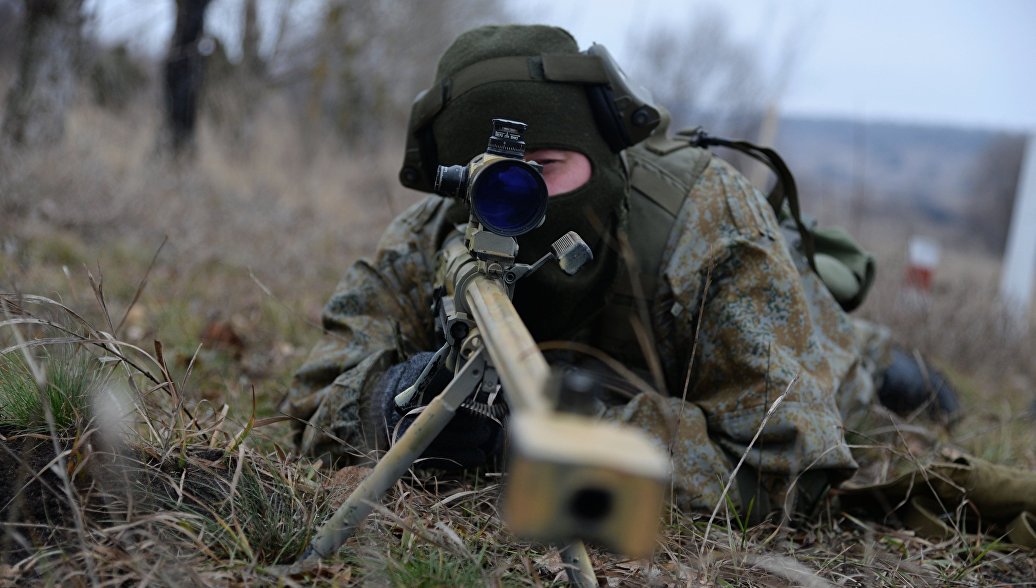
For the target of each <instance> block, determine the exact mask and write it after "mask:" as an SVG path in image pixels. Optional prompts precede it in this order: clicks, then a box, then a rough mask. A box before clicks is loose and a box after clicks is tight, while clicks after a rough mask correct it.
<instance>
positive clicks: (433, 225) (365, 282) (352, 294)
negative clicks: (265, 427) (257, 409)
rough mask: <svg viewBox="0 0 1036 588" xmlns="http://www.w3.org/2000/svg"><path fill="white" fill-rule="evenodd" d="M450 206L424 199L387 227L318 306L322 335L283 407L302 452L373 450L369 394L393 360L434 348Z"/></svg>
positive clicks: (350, 456) (353, 456)
mask: <svg viewBox="0 0 1036 588" xmlns="http://www.w3.org/2000/svg"><path fill="white" fill-rule="evenodd" d="M448 205H449V203H447V202H445V201H443V200H442V199H440V198H438V197H434V196H433V197H429V198H427V199H426V200H424V201H423V202H421V203H419V204H417V205H415V206H413V207H411V208H410V209H408V210H407V211H405V212H404V213H402V214H401V215H400V216H399V217H397V218H396V219H395V220H394V221H393V222H392V224H391V225H390V226H389V227H388V229H386V231H385V233H384V235H383V236H382V238H381V240H380V242H379V244H378V248H377V251H376V253H375V255H374V257H373V258H372V259H371V260H360V261H358V262H356V263H355V264H354V265H353V266H352V267H350V268H349V270H348V271H347V272H346V274H345V277H344V278H343V279H342V280H341V282H340V283H339V284H338V286H337V287H336V288H335V292H334V294H333V295H332V296H331V298H330V300H329V301H328V303H327V304H326V305H325V307H324V311H323V315H322V326H323V329H324V335H323V336H322V338H321V339H320V341H319V342H318V343H317V344H316V345H315V346H314V348H313V350H312V351H311V353H310V355H309V357H308V359H307V360H306V362H305V363H304V364H303V365H302V367H301V368H299V370H298V371H297V372H296V374H295V377H294V380H293V382H292V386H291V389H290V391H289V394H288V397H287V398H286V399H285V401H284V402H283V403H282V405H281V409H282V410H283V411H285V412H286V413H287V414H290V415H292V416H294V417H296V418H298V419H300V421H299V425H300V440H299V445H300V450H301V451H302V452H304V453H306V454H311V455H327V456H329V457H332V458H335V459H338V458H343V459H344V461H345V462H355V461H358V460H362V459H363V457H362V456H363V454H364V453H365V452H366V451H367V450H369V449H371V448H373V447H375V446H376V432H375V431H374V430H373V429H374V427H372V426H371V425H372V423H371V422H370V421H369V418H368V417H369V412H370V411H369V408H370V407H369V406H368V400H369V394H370V391H371V389H372V388H373V387H374V385H375V384H376V383H377V380H378V379H379V378H380V376H381V374H382V373H383V372H384V371H385V370H386V369H388V367H389V366H391V365H392V364H393V363H396V362H399V361H402V360H403V359H405V358H406V357H407V356H408V355H410V354H412V353H415V352H417V351H424V350H427V349H430V348H432V347H433V345H434V341H433V336H434V332H433V324H432V321H431V313H430V310H429V308H430V304H431V300H432V291H431V288H432V277H433V274H434V271H435V254H436V251H437V249H438V247H439V244H440V243H441V241H442V237H443V236H444V235H445V232H446V230H448V228H449V226H450V223H449V206H448Z"/></svg>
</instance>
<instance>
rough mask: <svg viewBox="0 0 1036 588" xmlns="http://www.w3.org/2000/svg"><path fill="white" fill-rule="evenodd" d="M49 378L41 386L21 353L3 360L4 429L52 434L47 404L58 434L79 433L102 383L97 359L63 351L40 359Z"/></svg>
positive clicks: (0, 422) (0, 418)
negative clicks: (96, 391) (45, 405)
mask: <svg viewBox="0 0 1036 588" xmlns="http://www.w3.org/2000/svg"><path fill="white" fill-rule="evenodd" d="M39 361H40V364H41V365H42V366H43V371H44V374H45V378H44V381H43V382H37V381H36V377H35V376H34V375H33V371H32V369H31V368H30V367H29V365H28V364H27V363H26V360H25V358H24V357H23V356H22V355H21V354H20V353H18V352H11V353H8V354H6V355H2V356H0V426H4V427H9V428H11V429H14V430H16V431H24V432H44V431H48V430H49V425H48V424H47V415H46V412H45V410H44V404H43V402H46V403H47V405H49V407H50V413H51V415H52V416H53V418H54V427H55V430H56V432H57V433H58V434H60V435H67V434H69V433H71V432H73V431H75V430H76V429H77V428H78V427H79V426H80V425H81V424H82V423H84V422H85V420H86V419H87V417H88V412H89V410H88V409H89V405H90V396H91V394H92V392H93V391H94V390H95V389H96V387H97V384H98V383H99V382H100V380H101V372H100V370H99V369H98V367H97V365H96V359H95V358H94V357H93V356H92V355H90V354H88V353H86V352H84V351H82V350H81V349H80V348H78V346H77V347H76V348H71V347H61V348H58V349H57V350H56V351H52V352H48V353H46V354H45V355H44V356H43V357H41V358H40V360H39Z"/></svg>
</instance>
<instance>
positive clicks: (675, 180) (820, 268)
mask: <svg viewBox="0 0 1036 588" xmlns="http://www.w3.org/2000/svg"><path fill="white" fill-rule="evenodd" d="M710 145H721V146H724V147H729V148H731V149H735V150H738V151H740V152H742V153H745V154H747V155H749V156H750V157H753V158H754V159H756V160H757V161H760V162H761V163H763V164H765V165H767V166H768V167H769V168H770V169H771V170H772V171H773V172H774V173H775V174H776V175H777V178H778V182H777V185H776V186H775V187H774V189H773V191H772V192H771V193H770V195H769V196H768V197H767V200H768V202H769V203H770V206H771V207H772V208H773V210H774V213H775V214H776V215H777V218H778V220H779V221H780V223H781V226H782V228H783V229H784V230H785V232H786V233H787V234H788V237H789V239H788V240H789V244H790V245H791V246H792V247H793V248H795V249H796V250H797V251H798V252H799V253H800V254H802V255H803V256H804V257H805V259H806V261H807V263H808V264H809V266H810V268H811V269H812V270H813V271H814V272H815V273H816V274H817V276H819V277H820V279H821V281H822V282H823V283H824V285H825V286H826V287H827V289H828V290H829V291H830V292H831V293H832V295H833V296H834V297H835V300H837V301H838V303H839V304H840V305H841V307H842V308H843V310H845V311H846V312H849V311H852V310H853V309H855V308H857V307H858V306H859V305H860V304H861V303H862V302H863V300H864V298H865V297H866V295H867V292H868V291H869V289H870V287H871V285H872V284H873V282H874V271H875V264H874V257H873V256H872V255H871V254H870V253H868V252H866V251H864V250H863V249H862V248H861V247H860V246H859V245H858V244H857V243H856V242H855V241H854V240H853V239H852V237H851V236H849V234H848V233H846V232H845V231H842V230H840V229H838V228H823V229H821V228H818V227H817V226H816V224H815V223H813V222H806V221H804V220H803V218H802V215H801V212H800V210H799V203H798V193H797V189H796V187H795V182H794V177H792V175H791V172H790V171H789V170H788V168H787V166H786V165H785V164H784V161H783V160H782V159H781V158H780V156H779V155H777V153H776V152H775V151H773V150H772V149H767V148H761V147H758V146H755V145H752V144H751V143H747V142H743V141H728V140H725V139H719V138H714V137H709V136H707V135H705V134H704V133H702V132H701V131H700V129H696V130H694V131H689V132H681V133H678V134H677V135H676V136H675V137H671V138H670V137H667V136H665V135H664V134H658V135H653V136H652V137H651V138H649V139H648V140H646V141H644V142H642V143H640V144H638V145H635V146H633V147H631V148H629V149H627V150H626V151H624V152H623V161H624V164H625V166H626V172H627V177H628V178H629V190H628V194H629V197H628V225H627V227H628V229H627V231H626V239H625V242H624V243H620V244H619V245H620V248H621V249H623V250H624V251H622V252H621V253H622V254H623V258H624V260H625V261H624V262H620V264H619V272H618V275H617V276H616V279H615V282H614V284H613V286H612V291H611V293H610V298H609V303H608V305H607V307H606V309H605V311H604V315H603V316H602V317H601V320H600V321H599V322H598V324H599V325H600V327H599V329H598V332H597V336H598V337H599V342H600V344H601V347H603V348H605V349H609V350H612V351H615V352H617V351H619V350H625V353H617V355H618V356H620V358H621V359H624V360H626V361H633V360H634V358H635V357H636V358H640V359H643V354H641V353H640V352H639V351H640V350H639V346H638V345H637V342H638V340H642V339H643V337H644V334H645V333H646V332H649V331H645V330H644V329H641V333H640V334H639V336H638V332H637V331H638V329H637V328H635V327H634V322H637V323H640V325H641V326H644V327H648V329H650V327H651V326H652V325H653V321H652V320H651V317H650V312H651V310H652V306H653V302H654V300H655V298H656V295H657V293H658V292H659V280H660V279H661V277H662V275H661V264H662V261H663V259H662V258H663V256H664V254H665V248H666V245H667V243H668V242H669V238H670V236H671V234H672V231H673V229H674V225H675V223H676V219H677V217H678V215H679V212H680V209H681V208H682V207H683V206H684V201H685V200H686V199H687V197H688V196H689V195H690V193H691V190H692V189H693V188H694V185H695V184H696V183H697V181H698V178H699V177H700V176H701V174H702V173H703V172H704V171H705V168H706V167H707V166H708V164H709V162H710V161H711V160H712V157H713V154H712V153H711V152H709V151H708V150H707V149H705V147H707V146H710ZM634 277H635V278H636V279H632V278H634ZM644 343H648V342H647V341H645V342H644ZM646 367H649V368H650V366H646Z"/></svg>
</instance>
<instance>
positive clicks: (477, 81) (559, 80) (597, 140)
mask: <svg viewBox="0 0 1036 588" xmlns="http://www.w3.org/2000/svg"><path fill="white" fill-rule="evenodd" d="M638 109H639V111H638ZM635 111H636V112H635ZM493 118H508V119H512V120H519V121H522V122H524V123H526V124H527V125H528V130H527V131H526V135H525V139H526V144H527V146H528V149H527V152H528V155H529V157H528V158H529V159H535V160H537V161H540V163H544V164H546V165H545V169H544V177H545V179H546V180H547V183H548V189H550V191H551V193H552V195H557V194H560V193H570V192H573V191H574V190H576V189H577V188H579V187H580V186H583V185H585V184H586V183H587V181H588V180H590V179H591V177H592V178H593V180H594V182H595V183H596V182H597V181H598V180H609V179H610V180H611V181H607V182H605V183H606V185H607V187H611V188H614V187H615V186H616V185H617V184H616V183H615V180H616V177H617V175H621V174H618V173H617V172H619V170H620V169H621V167H620V166H619V161H618V158H617V157H616V153H618V152H619V151H620V150H621V149H624V148H625V147H627V146H629V145H630V144H632V143H634V142H636V141H637V140H639V139H642V138H644V137H646V136H647V134H648V133H649V132H650V131H651V129H653V128H654V127H655V125H657V124H658V112H657V110H655V109H654V108H653V107H652V106H651V105H650V104H647V103H646V102H645V101H644V100H643V99H642V98H641V97H640V96H638V95H636V93H635V92H631V91H630V88H629V86H628V84H626V83H625V80H624V79H623V77H622V74H621V71H619V70H618V67H617V66H615V64H614V62H612V61H611V58H610V57H609V56H608V55H607V52H606V51H604V50H603V48H602V47H600V46H594V47H593V48H591V49H590V50H588V51H587V52H580V51H579V46H578V45H577V44H576V41H575V39H573V38H572V36H571V35H570V34H569V33H568V32H567V31H565V30H563V29H560V28H556V27H549V26H540V25H531V26H518V25H512V26H489V27H481V28H477V29H474V30H471V31H468V32H466V33H464V34H462V35H461V36H460V37H458V38H457V40H456V41H454V43H453V44H452V45H451V46H450V47H449V48H448V49H447V50H446V52H445V53H444V54H443V55H442V58H441V59H440V61H439V65H438V68H437V71H436V75H435V83H434V84H433V85H432V86H431V88H429V89H428V90H427V91H425V92H424V93H422V95H420V96H419V97H418V99H417V101H415V105H414V110H413V112H412V114H411V120H410V128H409V130H408V132H409V136H408V151H407V157H406V161H405V163H404V168H403V170H402V172H401V174H400V178H401V180H402V182H403V184H404V185H406V186H409V187H413V188H416V189H420V190H426V191H430V190H431V185H430V180H431V178H432V177H433V174H434V170H435V167H436V166H438V165H455V164H464V163H467V162H468V161H469V160H470V159H471V158H472V157H474V156H475V155H477V154H479V153H481V152H483V151H484V150H485V148H486V140H487V137H488V135H489V130H490V120H491V119H493ZM634 121H635V122H636V124H634ZM599 176H601V177H599ZM607 176H612V177H611V178H608V177H607ZM580 180H582V181H580ZM601 187H605V186H601ZM552 206H553V204H552Z"/></svg>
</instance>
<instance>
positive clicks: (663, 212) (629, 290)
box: [596, 136, 712, 362]
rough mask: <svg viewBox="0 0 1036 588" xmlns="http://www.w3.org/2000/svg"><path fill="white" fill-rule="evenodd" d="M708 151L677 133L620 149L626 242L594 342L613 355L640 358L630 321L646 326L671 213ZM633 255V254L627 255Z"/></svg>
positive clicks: (676, 210) (704, 163)
mask: <svg viewBox="0 0 1036 588" xmlns="http://www.w3.org/2000/svg"><path fill="white" fill-rule="evenodd" d="M711 158H712V154H710V153H709V152H708V151H706V150H704V149H697V148H694V146H693V145H691V143H690V141H688V140H687V139H682V138H679V137H677V138H673V139H669V138H666V137H664V136H663V137H654V136H653V137H652V138H651V139H649V140H647V141H645V142H644V143H641V144H640V145H637V146H634V147H632V148H630V149H627V150H626V151H625V152H624V154H623V163H624V164H625V165H626V172H627V177H628V178H629V185H630V190H629V198H628V200H627V206H628V209H627V219H628V222H627V227H628V230H627V232H626V239H627V241H626V245H628V247H623V249H625V251H624V252H621V253H623V259H621V260H620V262H619V269H618V272H617V275H616V278H615V282H614V285H613V287H612V288H611V290H610V293H609V301H608V304H607V305H606V307H605V310H604V316H603V317H602V320H601V321H599V322H598V325H599V328H598V332H597V333H596V337H597V338H598V343H599V344H600V346H601V347H602V348H603V349H607V350H609V352H610V353H612V354H614V355H615V356H616V357H620V356H622V357H621V359H624V360H626V361H633V362H638V361H640V362H642V361H643V358H642V356H641V354H640V352H639V347H638V346H637V345H636V344H635V343H634V342H636V341H637V340H638V337H637V335H636V333H635V331H634V327H633V324H632V322H631V321H634V320H637V321H639V322H640V323H641V326H642V327H644V328H647V329H650V328H651V325H650V317H649V316H648V314H646V313H645V312H644V311H645V310H648V309H650V306H651V302H652V301H653V300H654V298H655V293H656V292H657V291H658V280H659V277H660V273H661V272H660V266H661V264H662V258H663V256H664V255H665V249H666V245H667V244H668V243H669V235H670V233H671V232H672V229H673V225H674V224H675V223H676V217H677V215H678V214H679V212H680V208H681V207H682V206H683V204H684V201H685V200H686V199H687V196H688V194H689V193H690V191H691V188H692V187H693V186H694V184H695V182H696V181H697V179H698V177H699V176H700V175H701V174H702V172H703V171H704V170H705V167H706V166H707V165H708V164H709V161H710V160H711ZM630 258H632V259H630Z"/></svg>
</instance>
